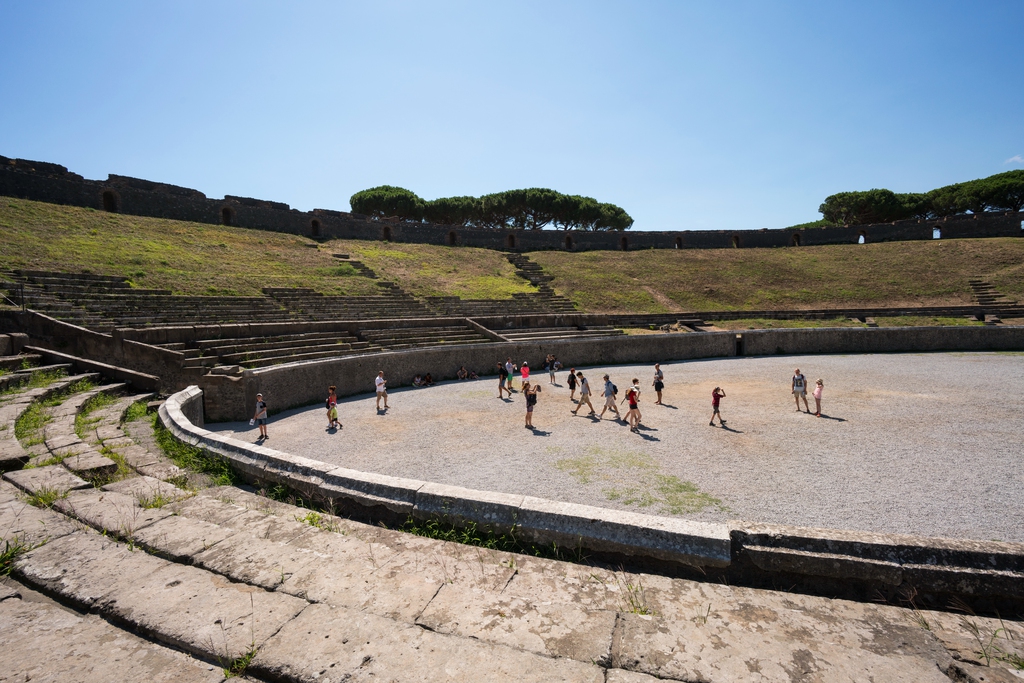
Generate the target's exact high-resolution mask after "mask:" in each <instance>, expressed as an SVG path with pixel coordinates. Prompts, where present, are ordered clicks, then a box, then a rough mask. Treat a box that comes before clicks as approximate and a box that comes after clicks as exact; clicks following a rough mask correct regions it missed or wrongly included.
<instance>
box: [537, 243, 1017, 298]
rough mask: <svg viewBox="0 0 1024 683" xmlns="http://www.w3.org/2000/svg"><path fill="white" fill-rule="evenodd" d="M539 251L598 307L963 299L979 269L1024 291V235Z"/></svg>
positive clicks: (1010, 290) (1001, 284) (576, 292)
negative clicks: (802, 244)
mask: <svg viewBox="0 0 1024 683" xmlns="http://www.w3.org/2000/svg"><path fill="white" fill-rule="evenodd" d="M530 257H531V258H532V259H533V260H534V261H536V262H537V263H539V264H541V265H542V266H543V267H544V269H545V270H546V271H547V272H548V273H549V274H551V275H553V276H555V280H554V282H553V283H552V286H553V287H554V288H555V290H556V291H557V292H558V293H559V294H562V295H565V296H567V297H569V298H570V299H572V300H573V301H574V302H576V304H577V305H578V306H580V307H581V308H584V309H586V310H588V311H591V312H605V311H607V312H613V311H631V312H650V313H662V312H674V311H708V310H742V309H747V310H759V309H761V310H764V309H767V310H777V309H794V308H796V309H801V308H833V307H839V306H849V305H858V306H861V305H862V306H874V307H883V306H904V305H906V306H931V305H960V304H969V303H971V288H970V286H969V285H968V278H970V277H976V276H978V277H982V278H984V279H987V280H988V281H989V282H991V283H992V284H993V285H994V286H995V287H996V288H997V289H999V290H1000V291H1001V292H1002V293H1003V294H1005V295H1007V296H1009V297H1010V298H1013V299H1017V300H1018V301H1020V300H1024V238H1022V239H1017V238H999V239H969V240H936V241H933V242H885V243H878V244H850V245H838V246H827V247H793V248H784V249H707V250H699V249H679V250H674V249H658V250H646V251H632V252H617V251H593V252H584V253H580V254H571V253H565V252H536V253H531V254H530Z"/></svg>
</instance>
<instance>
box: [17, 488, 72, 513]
mask: <svg viewBox="0 0 1024 683" xmlns="http://www.w3.org/2000/svg"><path fill="white" fill-rule="evenodd" d="M68 493H69V491H68V490H67V489H58V488H52V487H50V486H41V487H39V490H38V491H36V492H35V493H28V494H25V501H26V502H27V503H28V504H29V505H31V506H33V507H37V508H52V507H53V506H54V504H55V503H56V502H57V501H58V500H63V499H64V498H67V497H68Z"/></svg>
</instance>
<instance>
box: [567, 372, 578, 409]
mask: <svg viewBox="0 0 1024 683" xmlns="http://www.w3.org/2000/svg"><path fill="white" fill-rule="evenodd" d="M565 383H566V384H568V385H569V401H570V402H573V403H575V402H576V368H569V376H568V377H566V378H565Z"/></svg>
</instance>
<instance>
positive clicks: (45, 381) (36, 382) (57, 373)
mask: <svg viewBox="0 0 1024 683" xmlns="http://www.w3.org/2000/svg"><path fill="white" fill-rule="evenodd" d="M66 374H67V373H65V372H64V371H63V370H43V371H41V372H34V373H32V375H30V376H29V378H28V380H26V381H25V382H24V383H22V384H19V385H18V386H13V387H8V388H6V389H4V390H3V391H0V396H2V397H6V396H10V395H11V394H16V393H18V392H21V391H26V390H28V389H42V388H43V387H48V386H50V385H51V384H53V383H54V382H56V381H57V380H59V379H61V378H62V377H65V376H66Z"/></svg>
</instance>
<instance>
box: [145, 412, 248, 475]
mask: <svg viewBox="0 0 1024 683" xmlns="http://www.w3.org/2000/svg"><path fill="white" fill-rule="evenodd" d="M152 419H153V436H154V437H156V442H157V445H159V446H160V449H161V450H162V451H163V452H164V454H166V455H167V457H168V458H170V459H171V461H172V462H174V464H175V465H177V466H178V467H181V468H183V469H186V470H192V471H193V472H200V473H202V474H206V475H208V476H209V477H210V478H211V479H212V480H213V485H214V486H233V485H234V484H235V483H236V481H237V480H238V477H237V475H236V474H235V472H234V470H232V469H231V465H230V464H228V462H227V461H226V460H224V459H223V458H219V457H217V456H216V455H213V454H211V453H209V452H207V451H204V450H203V449H202V448H196V447H195V446H190V445H188V444H186V443H182V442H181V441H178V440H177V439H176V438H174V435H173V434H171V432H170V430H168V429H167V428H166V427H164V425H163V423H162V422H160V418H159V416H158V415H157V414H156V413H153V416H152Z"/></svg>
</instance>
